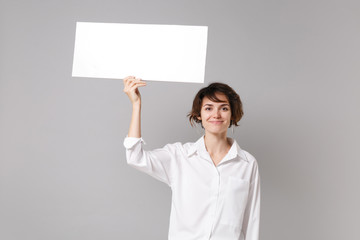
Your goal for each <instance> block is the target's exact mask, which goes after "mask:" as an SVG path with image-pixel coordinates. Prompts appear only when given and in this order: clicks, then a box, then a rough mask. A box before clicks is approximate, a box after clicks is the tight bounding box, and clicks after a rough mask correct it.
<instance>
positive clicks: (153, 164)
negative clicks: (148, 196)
mask: <svg viewBox="0 0 360 240" xmlns="http://www.w3.org/2000/svg"><path fill="white" fill-rule="evenodd" d="M143 144H145V141H144V140H143V139H142V138H134V137H126V138H125V140H124V147H125V149H126V160H127V163H128V164H129V165H130V166H132V167H134V168H135V169H137V170H139V171H141V172H144V173H147V174H149V175H150V176H152V177H154V178H155V179H157V180H159V181H161V182H164V183H166V184H167V185H168V186H169V187H171V179H172V176H171V172H172V171H171V168H172V165H173V164H174V162H175V161H174V160H175V159H174V156H175V154H173V152H174V149H173V146H172V145H171V144H167V145H166V146H164V147H163V148H158V149H155V150H151V151H145V150H144V149H143Z"/></svg>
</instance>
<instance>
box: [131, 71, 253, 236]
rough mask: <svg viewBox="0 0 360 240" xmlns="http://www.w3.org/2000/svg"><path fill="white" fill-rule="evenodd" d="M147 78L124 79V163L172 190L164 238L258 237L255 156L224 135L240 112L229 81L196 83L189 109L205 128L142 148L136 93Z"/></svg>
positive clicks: (237, 119)
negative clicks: (182, 139)
mask: <svg viewBox="0 0 360 240" xmlns="http://www.w3.org/2000/svg"><path fill="white" fill-rule="evenodd" d="M142 86H146V83H145V82H144V81H142V80H141V79H139V78H135V77H133V76H131V77H127V78H125V79H124V91H125V93H126V94H127V95H128V96H129V98H130V100H131V102H132V105H133V112H132V119H131V123H130V128H129V132H128V136H127V137H126V138H125V140H124V146H125V148H126V158H127V162H128V164H129V165H131V166H133V167H134V168H136V169H138V170H140V171H142V172H145V173H147V174H149V175H150V176H152V177H154V178H156V179H158V180H160V181H162V182H164V183H166V184H167V185H168V186H169V187H171V190H172V202H171V216H170V225H169V240H184V239H212V240H258V239H259V223H260V177H259V171H258V164H257V161H256V159H255V158H254V157H253V156H252V155H251V154H250V153H248V152H247V151H245V150H243V149H241V148H240V146H239V145H238V144H237V142H236V141H235V140H234V139H231V138H228V137H227V129H228V128H229V127H230V126H237V122H238V121H239V120H240V119H241V117H242V116H243V110H242V103H241V100H240V97H239V95H238V94H237V93H236V92H235V91H234V90H233V89H232V88H231V87H229V86H228V85H226V84H223V83H213V84H210V85H209V86H208V87H205V88H203V89H201V90H200V91H199V92H198V93H197V95H196V96H195V99H194V101H193V107H192V110H191V112H190V113H189V114H188V117H189V120H190V123H191V125H194V124H195V123H200V124H201V125H202V126H203V128H204V129H205V134H204V136H203V137H201V138H200V139H198V140H197V141H196V142H189V143H185V144H182V143H179V142H178V143H173V144H167V145H166V146H164V147H163V148H159V149H155V150H152V151H145V150H144V149H143V142H144V141H143V139H142V137H141V129H140V126H141V120H140V118H141V117H140V116H141V96H140V92H139V90H138V88H139V87H142Z"/></svg>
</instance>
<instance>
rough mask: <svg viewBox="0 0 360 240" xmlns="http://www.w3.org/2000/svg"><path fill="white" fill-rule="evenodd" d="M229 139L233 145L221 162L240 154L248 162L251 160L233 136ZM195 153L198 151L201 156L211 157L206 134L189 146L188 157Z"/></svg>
mask: <svg viewBox="0 0 360 240" xmlns="http://www.w3.org/2000/svg"><path fill="white" fill-rule="evenodd" d="M228 139H229V140H230V142H231V143H232V145H231V148H230V150H229V152H228V154H227V155H226V157H225V158H224V159H223V160H222V161H221V162H225V161H227V160H230V159H233V158H235V157H236V156H239V157H240V158H241V159H243V160H245V161H246V162H249V161H248V159H247V157H246V155H245V152H244V151H243V150H242V149H241V148H240V146H239V144H238V143H237V142H236V140H235V139H232V138H228ZM194 153H198V154H199V155H200V156H201V157H204V158H206V159H207V158H209V153H208V152H207V150H206V147H205V141H204V136H202V137H201V138H199V140H197V141H196V142H195V143H194V144H193V145H192V146H191V147H190V148H189V151H188V157H190V156H191V155H193V154H194Z"/></svg>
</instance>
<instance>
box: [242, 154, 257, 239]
mask: <svg viewBox="0 0 360 240" xmlns="http://www.w3.org/2000/svg"><path fill="white" fill-rule="evenodd" d="M259 227H260V176H259V170H258V165H257V162H256V160H255V162H254V167H253V171H252V180H251V183H250V189H249V197H248V202H247V206H246V210H245V213H244V221H243V226H242V231H243V235H244V239H245V240H259Z"/></svg>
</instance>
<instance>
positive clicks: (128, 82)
mask: <svg viewBox="0 0 360 240" xmlns="http://www.w3.org/2000/svg"><path fill="white" fill-rule="evenodd" d="M143 86H146V82H144V81H142V80H141V79H140V78H135V77H134V76H129V77H126V78H124V92H125V93H126V94H127V95H128V97H129V99H130V101H131V103H132V115H131V122H130V127H129V132H128V137H135V138H140V137H141V95H140V91H139V89H138V88H139V87H143Z"/></svg>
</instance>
